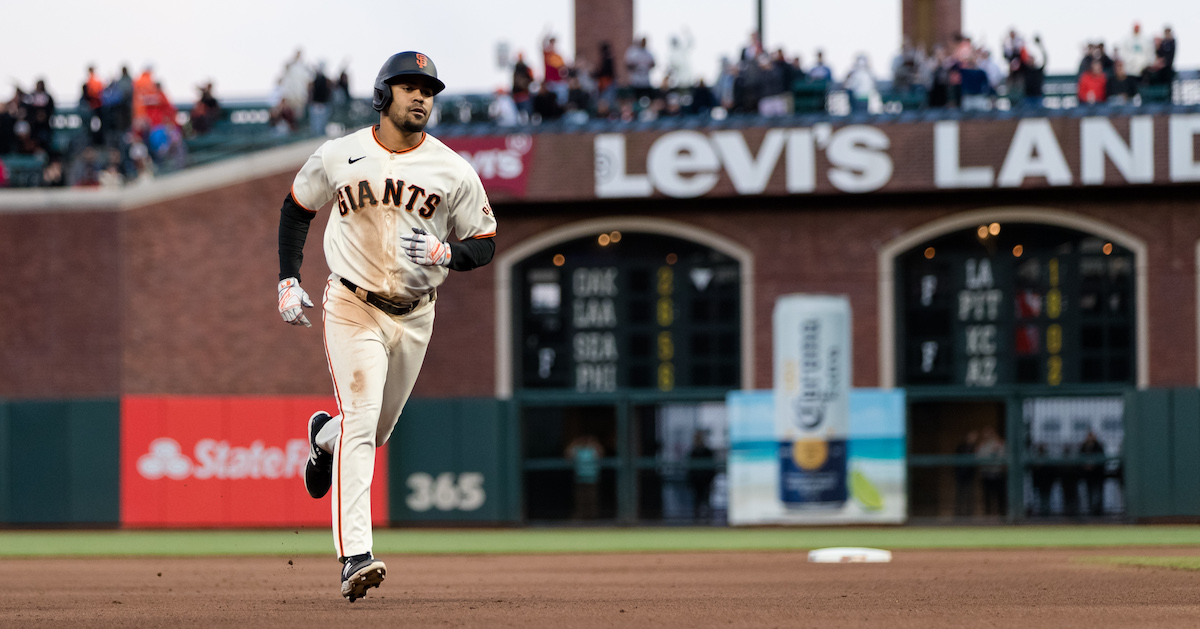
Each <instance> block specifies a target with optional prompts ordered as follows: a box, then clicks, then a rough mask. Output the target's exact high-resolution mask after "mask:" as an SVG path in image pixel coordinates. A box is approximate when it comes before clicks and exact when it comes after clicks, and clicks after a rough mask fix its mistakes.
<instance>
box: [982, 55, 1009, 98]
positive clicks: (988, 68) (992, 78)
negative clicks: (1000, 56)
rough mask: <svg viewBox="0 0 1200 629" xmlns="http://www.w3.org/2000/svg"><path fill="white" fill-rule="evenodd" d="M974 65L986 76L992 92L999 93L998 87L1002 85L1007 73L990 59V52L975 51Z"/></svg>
mask: <svg viewBox="0 0 1200 629" xmlns="http://www.w3.org/2000/svg"><path fill="white" fill-rule="evenodd" d="M975 63H976V65H977V66H978V67H979V69H980V70H983V71H984V72H985V73H986V74H987V77H988V85H989V86H991V88H992V92H999V91H1000V86H1001V85H1004V80H1005V79H1006V78H1007V77H1008V73H1007V72H1005V71H1004V68H1001V67H1000V65H999V64H997V63H996V61H995V60H994V59H992V53H991V51H989V50H988V49H987V48H979V49H978V50H976V51H975Z"/></svg>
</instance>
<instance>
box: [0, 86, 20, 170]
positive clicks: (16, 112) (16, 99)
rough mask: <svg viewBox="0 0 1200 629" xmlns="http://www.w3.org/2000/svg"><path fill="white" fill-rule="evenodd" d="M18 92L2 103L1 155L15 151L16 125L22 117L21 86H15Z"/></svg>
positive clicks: (0, 114) (0, 116) (0, 118)
mask: <svg viewBox="0 0 1200 629" xmlns="http://www.w3.org/2000/svg"><path fill="white" fill-rule="evenodd" d="M15 90H16V93H15V94H14V95H13V97H12V98H11V99H9V100H8V101H5V102H4V103H3V104H2V105H0V155H6V154H8V153H12V152H13V147H14V146H16V132H15V131H14V126H15V125H16V124H17V120H20V119H21V116H22V115H23V112H22V111H21V88H19V87H17V88H15Z"/></svg>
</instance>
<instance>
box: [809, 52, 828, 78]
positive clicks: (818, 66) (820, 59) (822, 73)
mask: <svg viewBox="0 0 1200 629" xmlns="http://www.w3.org/2000/svg"><path fill="white" fill-rule="evenodd" d="M808 78H809V79H810V80H813V81H828V80H830V79H832V78H833V71H832V70H830V69H829V66H827V65H825V52H824V51H822V50H818V51H817V61H816V63H814V64H813V67H812V69H810V70H809V71H808Z"/></svg>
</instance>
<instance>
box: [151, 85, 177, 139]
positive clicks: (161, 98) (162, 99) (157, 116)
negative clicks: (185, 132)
mask: <svg viewBox="0 0 1200 629" xmlns="http://www.w3.org/2000/svg"><path fill="white" fill-rule="evenodd" d="M144 102H145V105H146V122H147V124H148V126H149V128H151V129H153V128H154V127H157V126H159V125H163V124H171V125H175V124H177V117H178V113H179V111H178V110H176V109H175V106H174V105H172V104H171V101H170V99H168V98H167V94H166V92H165V91H164V90H163V86H162V83H161V82H156V83H155V84H154V90H153V91H152V92H151V93H150V94H149V95H147V96H146V99H145V101H144Z"/></svg>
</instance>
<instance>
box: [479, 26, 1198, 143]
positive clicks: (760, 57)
mask: <svg viewBox="0 0 1200 629" xmlns="http://www.w3.org/2000/svg"><path fill="white" fill-rule="evenodd" d="M691 48H692V40H691V37H690V35H688V34H687V33H684V34H683V35H682V36H678V37H672V38H671V42H670V52H669V55H668V63H667V65H666V67H665V69H664V71H663V72H662V73H661V76H662V79H661V81H658V82H657V83H656V82H654V81H653V80H652V78H651V77H652V71H653V70H655V69H656V68H658V67H659V66H658V63H657V60H656V59H655V56H654V54H653V53H652V52H651V51H650V50H649V48H648V47H647V41H646V38H645V37H643V38H641V39H639V40H638V41H636V42H635V43H634V44H633V45H632V46H630V47H629V49H628V50H626V51H624V54H623V55H619V56H618V55H615V54H614V51H613V50H612V49H611V46H610V45H609V44H608V43H602V44H600V46H599V49H598V50H597V51H596V58H595V62H594V63H593V62H592V61H590V60H589V59H587V58H585V57H584V56H583V55H582V54H581V55H580V57H579V58H577V59H576V60H575V62H574V64H570V63H568V62H567V61H566V60H565V59H564V58H563V56H562V54H561V53H560V52H559V51H558V49H557V42H556V39H555V37H554V36H553V35H547V36H546V37H545V39H544V40H543V42H542V60H543V64H542V67H541V68H540V70H541V73H540V76H539V73H538V72H536V71H535V68H534V67H533V66H531V65H530V63H529V62H528V61H527V60H526V58H525V56H524V55H523V54H522V53H518V54H517V56H516V60H515V63H514V64H513V73H512V85H511V89H510V90H500V91H498V92H497V94H496V96H495V99H494V101H493V103H492V106H491V111H490V115H491V118H492V119H493V120H494V121H495V122H497V123H498V124H501V125H517V124H525V123H530V122H532V123H535V124H536V123H538V122H541V121H551V120H557V119H560V118H565V119H568V120H576V121H582V120H588V119H609V120H625V121H630V120H648V119H656V118H660V117H670V116H678V115H688V114H708V113H714V110H716V111H715V113H716V114H717V115H721V114H745V113H756V114H759V115H764V116H783V115H790V114H792V113H795V112H797V111H824V110H825V107H826V104H825V100H824V97H825V95H826V94H827V93H828V91H829V90H830V89H831V88H833V87H835V86H836V85H838V84H840V87H841V88H842V89H844V90H846V92H847V94H848V97H849V105H850V108H851V109H852V110H869V111H878V110H879V108H880V105H881V104H882V103H881V101H882V99H883V98H884V96H887V97H888V98H890V99H893V100H898V101H900V102H901V103H902V104H903V105H904V107H906V108H911V107H916V108H920V107H938V108H942V107H953V108H959V109H962V110H964V111H979V110H989V109H993V108H995V107H997V106H998V105H997V102H998V100H1003V101H1005V102H1004V106H1005V107H1022V106H1024V107H1040V106H1042V103H1043V100H1042V99H1043V97H1044V96H1045V94H1044V85H1045V81H1046V63H1047V54H1046V48H1045V46H1044V45H1043V43H1042V41H1041V38H1040V37H1039V36H1037V35H1035V36H1033V38H1032V39H1031V40H1029V41H1026V39H1025V38H1024V37H1022V36H1021V35H1019V34H1018V33H1017V32H1016V31H1015V30H1013V31H1010V32H1009V33H1008V36H1007V37H1006V38H1005V39H1004V41H1003V42H1002V43H1001V54H999V55H996V56H993V54H992V52H991V50H989V48H988V47H987V46H986V45H983V44H978V45H977V44H976V43H975V42H973V41H972V39H971V38H970V37H969V36H966V35H962V34H959V35H955V36H954V37H953V39H952V40H951V41H948V42H945V43H943V44H939V45H936V46H934V47H933V49H932V50H922V49H920V48H917V47H915V46H913V45H912V44H911V43H909V42H905V43H904V45H903V46H902V48H901V50H900V52H899V53H898V54H897V55H896V57H895V58H894V59H893V60H892V63H891V68H890V72H891V78H890V83H888V82H886V81H881V80H880V79H878V78H877V77H876V74H875V73H874V71H873V70H872V69H871V67H870V63H869V60H868V59H867V57H866V56H865V55H859V56H858V57H857V58H856V60H855V62H854V65H853V67H852V68H850V69H849V71H848V72H847V73H846V74H845V75H842V76H837V75H835V73H834V72H833V70H831V69H830V67H829V66H828V65H827V64H826V63H825V58H824V54H823V52H822V51H821V50H817V51H816V55H815V57H814V60H813V63H812V64H811V65H808V66H805V65H804V64H803V63H802V61H801V58H800V57H799V56H798V55H789V54H788V53H787V52H786V51H784V50H783V49H775V50H767V49H766V48H764V47H763V45H762V42H761V41H760V40H759V37H758V35H757V33H752V34H751V35H750V39H749V42H748V43H747V44H746V45H745V46H744V47H743V48H742V49H741V51H740V53H739V54H738V55H737V56H736V57H734V58H724V59H722V62H721V69H720V73H719V75H718V77H717V79H716V81H715V82H714V83H713V84H711V85H710V84H708V83H706V82H705V81H704V79H703V78H699V79H695V78H694V76H693V73H692V70H691V66H690V62H689V58H688V57H689V53H690V51H691ZM1174 59H1175V37H1174V34H1173V33H1172V31H1171V28H1170V27H1166V28H1164V30H1163V32H1162V33H1161V34H1159V35H1156V36H1155V37H1153V38H1152V39H1151V38H1148V37H1146V36H1145V35H1143V34H1142V32H1141V28H1140V26H1139V25H1137V24H1134V26H1133V32H1132V34H1131V35H1129V36H1128V37H1126V38H1124V39H1123V40H1122V41H1121V42H1119V43H1118V45H1117V46H1116V48H1115V50H1114V51H1113V53H1112V56H1110V55H1109V53H1108V52H1106V50H1105V45H1104V43H1103V42H1102V41H1096V42H1093V43H1091V44H1089V45H1088V49H1087V51H1086V52H1085V54H1084V57H1083V59H1082V61H1081V63H1080V69H1079V79H1078V88H1077V92H1078V99H1079V102H1080V103H1081V104H1094V103H1110V104H1123V103H1139V102H1141V98H1142V95H1144V94H1148V93H1154V94H1156V95H1157V96H1156V97H1157V98H1158V99H1159V100H1165V99H1168V98H1169V95H1170V93H1169V85H1170V83H1171V81H1172V80H1173V79H1174V76H1175V74H1174ZM618 64H622V65H623V67H624V70H625V76H626V80H625V81H624V82H623V83H618V82H617V81H616V76H617V73H616V72H615V71H614V70H615V68H616V67H617V65H618ZM882 87H886V94H885V93H884V90H883V89H881V88H882ZM1155 88H1158V89H1157V90H1155ZM1164 88H1165V91H1164Z"/></svg>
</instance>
